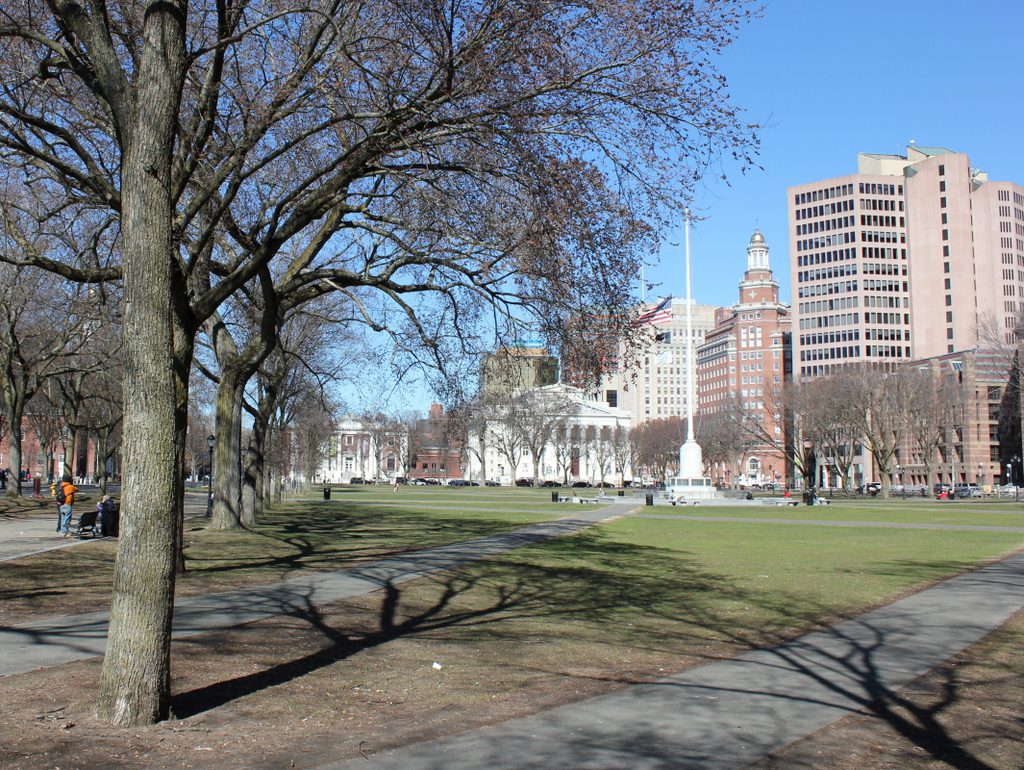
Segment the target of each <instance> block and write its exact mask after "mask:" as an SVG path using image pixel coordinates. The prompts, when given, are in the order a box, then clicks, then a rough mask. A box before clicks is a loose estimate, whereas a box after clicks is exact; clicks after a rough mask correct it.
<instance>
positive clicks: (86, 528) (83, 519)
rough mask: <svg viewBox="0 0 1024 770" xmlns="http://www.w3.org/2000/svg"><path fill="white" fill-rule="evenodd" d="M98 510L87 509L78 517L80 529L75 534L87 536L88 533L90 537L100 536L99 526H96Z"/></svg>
mask: <svg viewBox="0 0 1024 770" xmlns="http://www.w3.org/2000/svg"><path fill="white" fill-rule="evenodd" d="M98 513H99V512H98V511H86V512H85V513H83V514H82V515H81V516H80V517H79V518H78V530H77V531H76V532H75V534H76V535H77V536H78V537H79V538H82V537H85V535H86V533H88V535H89V536H90V537H99V536H100V532H99V528H98V527H97V526H96V516H97V514H98Z"/></svg>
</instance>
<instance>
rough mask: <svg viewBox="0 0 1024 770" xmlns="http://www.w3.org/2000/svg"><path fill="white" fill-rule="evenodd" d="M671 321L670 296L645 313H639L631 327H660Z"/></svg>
mask: <svg viewBox="0 0 1024 770" xmlns="http://www.w3.org/2000/svg"><path fill="white" fill-rule="evenodd" d="M671 320H672V295H671V294H670V295H669V296H667V297H665V299H663V300H662V301H661V302H659V303H658V304H657V305H655V306H654V307H653V308H651V309H650V310H648V311H647V312H645V313H641V314H640V315H639V316H638V317H637V318H636V320H635V321H633V326H662V325H664V324H667V323H668V322H669V321H671Z"/></svg>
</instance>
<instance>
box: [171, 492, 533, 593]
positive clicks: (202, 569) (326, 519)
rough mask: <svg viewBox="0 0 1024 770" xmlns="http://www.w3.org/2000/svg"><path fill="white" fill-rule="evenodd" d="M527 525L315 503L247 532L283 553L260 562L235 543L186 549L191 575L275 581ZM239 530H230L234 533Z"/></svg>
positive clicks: (398, 508)
mask: <svg viewBox="0 0 1024 770" xmlns="http://www.w3.org/2000/svg"><path fill="white" fill-rule="evenodd" d="M519 526H521V524H517V523H514V522H509V521H501V520H498V519H485V518H479V519H466V518H456V517H451V518H446V517H442V516H423V515H422V514H419V513H417V511H416V510H415V509H412V508H406V507H403V506H401V505H395V506H391V507H389V508H387V509H386V510H382V509H379V508H377V509H371V510H367V509H366V508H365V507H362V506H360V505H359V504H358V503H356V502H353V503H340V504H339V503H336V502H335V503H328V502H324V503H309V504H303V505H302V506H296V507H294V508H290V509H287V510H285V511H281V512H275V513H272V514H268V515H267V516H266V517H265V518H264V520H263V521H262V522H261V523H260V525H259V526H258V527H256V528H255V529H252V530H247V532H249V533H250V534H252V535H255V536H257V537H259V538H263V539H265V540H266V541H267V542H268V544H271V545H272V546H273V547H275V548H278V549H284V551H283V552H281V553H270V554H267V555H263V556H257V557H255V558H254V556H253V554H252V553H251V551H248V550H246V548H245V547H244V546H240V547H239V551H240V553H239V556H238V558H232V557H231V554H230V551H227V552H226V551H225V547H226V548H228V549H230V544H228V545H227V546H223V545H222V544H221V543H220V542H219V541H217V540H215V539H212V540H211V541H210V542H208V543H205V544H203V545H202V546H196V547H193V548H191V549H188V548H187V549H186V553H185V556H186V563H187V569H188V573H189V574H190V575H195V576H202V575H212V574H216V573H229V572H236V571H238V570H239V569H246V570H253V571H261V570H262V571H269V572H271V573H272V574H273V576H274V577H275V578H281V577H283V576H287V575H288V574H291V573H295V572H298V571H302V570H322V569H339V568H343V567H344V566H345V565H346V563H348V564H351V563H355V562H358V561H364V560H368V559H380V558H383V557H388V556H394V555H400V554H407V553H412V552H415V551H417V550H420V549H422V548H425V547H431V546H436V545H440V544H445V543H452V542H458V541H460V540H466V539H470V538H477V537H486V536H488V535H493V534H499V533H505V532H509V531H511V530H513V529H515V528H517V527H519ZM232 532H234V531H229V534H231V533H232Z"/></svg>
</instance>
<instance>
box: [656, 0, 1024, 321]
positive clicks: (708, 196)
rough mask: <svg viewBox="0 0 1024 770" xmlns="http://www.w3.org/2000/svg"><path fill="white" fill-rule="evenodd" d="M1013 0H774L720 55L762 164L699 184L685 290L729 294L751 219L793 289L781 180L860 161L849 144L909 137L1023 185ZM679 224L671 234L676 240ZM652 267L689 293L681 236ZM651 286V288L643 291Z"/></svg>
mask: <svg viewBox="0 0 1024 770" xmlns="http://www.w3.org/2000/svg"><path fill="white" fill-rule="evenodd" d="M1022 28H1024V3H1021V2H1019V0H975V2H973V3H964V2H950V1H949V0H932V2H923V1H922V0H890V1H889V2H880V1H879V0H860V1H859V2H848V1H847V0H832V1H831V2H830V1H829V0H823V1H821V0H819V1H818V2H808V1H805V0H769V1H768V2H767V4H766V7H765V11H764V15H763V17H762V18H760V19H758V20H755V21H754V22H753V23H751V24H749V25H747V26H746V27H744V28H743V29H742V30H741V31H740V33H739V36H738V39H737V41H736V42H735V43H734V44H733V46H732V47H730V48H729V49H727V51H726V53H725V54H724V56H723V57H722V58H721V59H720V69H721V71H722V73H723V74H725V75H726V77H727V78H728V79H729V83H730V86H731V93H732V96H733V100H734V103H735V104H737V105H739V106H741V107H743V108H744V109H745V111H746V117H748V118H749V119H750V120H751V121H754V122H758V123H762V124H764V125H765V128H764V129H763V130H762V131H761V132H760V135H761V143H762V145H761V155H760V165H761V166H762V167H763V170H756V169H755V170H752V171H748V172H747V174H746V175H740V174H739V173H738V171H737V169H735V168H729V167H726V168H725V171H726V173H727V174H728V175H729V177H730V183H731V186H727V185H726V184H724V183H721V182H718V181H717V180H711V181H709V182H707V183H706V184H705V185H704V186H703V187H702V188H700V189H699V190H698V195H697V199H696V200H695V202H694V206H693V210H694V214H695V216H699V217H701V218H702V221H699V222H695V223H694V225H693V228H692V230H691V238H690V247H691V259H692V263H693V295H694V299H695V300H697V301H698V302H702V303H707V304H714V305H730V304H733V303H734V302H735V301H736V299H737V284H738V282H739V280H740V278H741V277H742V273H743V270H744V269H745V267H746V245H747V242H748V240H749V238H750V235H751V233H753V231H754V228H755V227H760V228H761V231H762V232H763V233H764V236H765V238H766V240H767V241H768V244H769V246H770V247H771V264H772V269H773V270H774V271H775V273H776V277H777V278H778V279H779V281H780V283H781V284H782V296H783V299H784V300H786V301H788V300H790V299H791V297H790V292H789V259H788V253H787V252H788V248H789V242H788V237H787V233H786V188H787V187H789V186H790V185H794V184H802V183H805V182H811V181H814V180H817V179H824V178H828V177H833V176H841V175H844V174H849V173H853V172H855V171H856V164H857V153H858V152H884V153H901V154H902V153H905V151H906V146H907V144H908V143H909V142H910V141H911V140H916V142H917V144H920V145H928V146H943V147H949V148H951V149H955V150H958V151H960V152H966V153H967V154H968V155H970V157H971V164H972V165H973V166H975V167H978V168H980V169H982V170H983V171H987V172H988V174H989V177H990V178H991V179H998V180H1009V181H1013V182H1016V183H1018V184H1024V101H1022V100H1021V96H1020V95H1021V93H1022V85H1024V83H1022V77H1021V69H1020V66H1019V61H1020V59H1019V54H1018V55H1017V56H1014V52H1015V51H1019V50H1020V48H1019V47H1020V45H1021V41H1022V36H1021V30H1022ZM682 232H683V228H682V224H681V222H680V225H679V227H678V228H677V230H676V234H675V235H674V237H673V236H671V235H670V238H669V240H671V241H675V242H676V243H677V244H681V242H682ZM658 259H659V261H660V265H659V266H658V267H657V268H655V269H653V270H650V271H648V274H647V278H648V280H651V281H655V282H659V283H661V288H660V289H658V290H656V293H661V294H664V293H672V294H674V295H676V296H684V295H685V278H684V272H683V271H684V267H683V256H682V246H681V245H676V246H672V245H668V244H666V245H665V246H664V247H663V248H662V250H661V253H660V255H659V257H658ZM650 298H651V296H650V295H648V299H650Z"/></svg>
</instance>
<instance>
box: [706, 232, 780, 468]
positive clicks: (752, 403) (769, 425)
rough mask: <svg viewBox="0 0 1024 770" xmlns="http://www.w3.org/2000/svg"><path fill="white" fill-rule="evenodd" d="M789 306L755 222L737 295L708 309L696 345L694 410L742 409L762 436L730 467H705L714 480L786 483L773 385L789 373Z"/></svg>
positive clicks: (777, 385) (777, 392)
mask: <svg viewBox="0 0 1024 770" xmlns="http://www.w3.org/2000/svg"><path fill="white" fill-rule="evenodd" d="M791 322H792V318H791V314H790V308H789V305H787V304H785V303H784V302H782V301H781V299H780V297H779V283H778V281H776V280H775V275H774V273H773V272H772V269H771V264H770V260H769V247H768V244H767V243H766V242H765V239H764V236H763V235H762V234H761V231H760V230H755V231H754V234H753V236H751V238H750V242H749V243H748V244H747V269H746V272H744V274H743V279H742V280H741V281H740V283H739V301H738V302H737V303H736V304H735V305H733V306H731V307H724V308H719V309H718V310H717V311H716V312H715V325H714V328H713V329H711V330H709V331H708V332H707V333H706V335H705V338H704V342H703V344H702V345H701V346H700V347H699V348H698V350H697V399H698V407H699V410H698V411H699V413H700V414H701V415H708V414H715V413H726V412H730V411H733V410H739V409H742V410H743V412H744V413H745V414H746V415H747V416H748V418H750V419H753V420H755V421H756V422H758V423H759V424H760V426H761V429H762V430H763V432H764V435H765V436H767V437H769V438H766V439H765V440H763V441H759V442H757V444H756V445H755V446H752V447H750V448H749V449H748V450H746V451H745V452H743V454H742V456H741V457H739V458H737V459H738V468H737V470H736V471H735V472H734V470H733V468H732V467H729V468H715V467H712V468H709V475H710V476H711V478H713V479H715V480H716V481H723V482H726V483H738V484H763V483H765V482H767V481H770V482H773V483H787V482H788V481H789V478H788V476H789V469H787V464H786V459H785V453H784V452H781V451H779V450H778V447H779V446H782V445H784V442H785V435H784V430H785V425H784V422H783V414H782V410H781V402H780V398H779V396H780V393H781V389H782V386H783V383H785V381H786V380H787V379H788V378H789V376H790V370H791V367H792V360H791V346H790V345H791Z"/></svg>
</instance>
